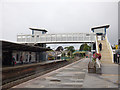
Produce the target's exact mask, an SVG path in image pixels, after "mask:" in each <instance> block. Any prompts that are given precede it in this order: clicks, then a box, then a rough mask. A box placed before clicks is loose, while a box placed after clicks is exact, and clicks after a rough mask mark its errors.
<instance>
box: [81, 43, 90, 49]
mask: <svg viewBox="0 0 120 90" xmlns="http://www.w3.org/2000/svg"><path fill="white" fill-rule="evenodd" d="M79 50H80V51H90V50H91V47H90V46H89V45H87V44H86V43H85V44H82V45H81V46H80V49H79Z"/></svg>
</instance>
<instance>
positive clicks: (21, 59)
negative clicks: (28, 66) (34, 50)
mask: <svg viewBox="0 0 120 90" xmlns="http://www.w3.org/2000/svg"><path fill="white" fill-rule="evenodd" d="M20 62H21V64H23V57H22V55H21V56H20Z"/></svg>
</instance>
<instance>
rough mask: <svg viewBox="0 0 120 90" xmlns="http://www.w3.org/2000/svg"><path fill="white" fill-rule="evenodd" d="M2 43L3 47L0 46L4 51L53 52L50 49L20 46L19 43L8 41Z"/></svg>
mask: <svg viewBox="0 0 120 90" xmlns="http://www.w3.org/2000/svg"><path fill="white" fill-rule="evenodd" d="M0 43H2V45H0V46H1V47H2V50H11V51H12V50H16V51H30V52H42V51H49V50H51V49H49V48H43V47H39V46H30V45H25V44H18V43H13V42H8V41H0Z"/></svg>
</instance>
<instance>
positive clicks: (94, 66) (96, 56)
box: [88, 53, 101, 73]
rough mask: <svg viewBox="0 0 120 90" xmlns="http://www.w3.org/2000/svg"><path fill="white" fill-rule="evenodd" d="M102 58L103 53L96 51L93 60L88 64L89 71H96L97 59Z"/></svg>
mask: <svg viewBox="0 0 120 90" xmlns="http://www.w3.org/2000/svg"><path fill="white" fill-rule="evenodd" d="M97 58H98V59H99V60H100V59H101V54H98V53H95V54H93V59H92V62H89V64H88V72H89V73H96V59H97Z"/></svg>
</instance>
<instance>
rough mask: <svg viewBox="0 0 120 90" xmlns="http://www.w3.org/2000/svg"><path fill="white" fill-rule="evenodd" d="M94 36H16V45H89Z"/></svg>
mask: <svg viewBox="0 0 120 90" xmlns="http://www.w3.org/2000/svg"><path fill="white" fill-rule="evenodd" d="M95 36H96V34H93V33H59V34H42V35H40V34H38V35H37V34H35V35H17V42H18V43H46V44H49V43H84V42H87V43H91V42H95V41H96V38H95Z"/></svg>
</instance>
